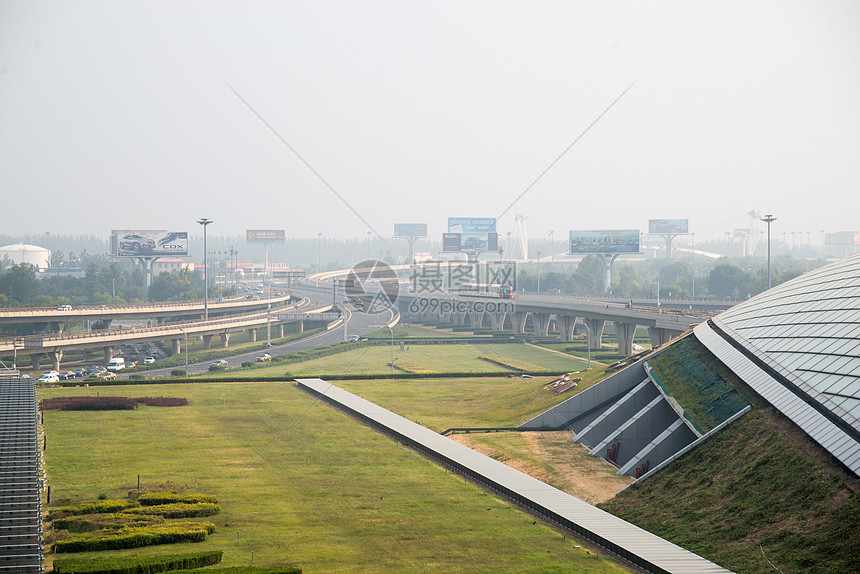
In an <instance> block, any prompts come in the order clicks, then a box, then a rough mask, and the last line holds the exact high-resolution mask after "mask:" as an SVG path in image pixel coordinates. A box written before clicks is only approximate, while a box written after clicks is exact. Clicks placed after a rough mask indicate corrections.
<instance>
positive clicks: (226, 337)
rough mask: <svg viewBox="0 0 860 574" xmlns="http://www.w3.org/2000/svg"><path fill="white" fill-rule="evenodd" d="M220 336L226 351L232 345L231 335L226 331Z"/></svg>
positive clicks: (222, 346)
mask: <svg viewBox="0 0 860 574" xmlns="http://www.w3.org/2000/svg"><path fill="white" fill-rule="evenodd" d="M219 336H220V337H221V348H222V349H226V348H227V347H228V346H229V345H230V333H229V332H228V331H224V332H223V333H221V334H220V335H219Z"/></svg>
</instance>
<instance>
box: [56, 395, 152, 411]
mask: <svg viewBox="0 0 860 574" xmlns="http://www.w3.org/2000/svg"><path fill="white" fill-rule="evenodd" d="M136 408H137V401H135V400H134V399H130V398H128V397H57V398H53V399H43V400H42V410H43V411H48V410H54V409H59V410H61V411H121V410H134V409H136Z"/></svg>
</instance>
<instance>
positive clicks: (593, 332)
mask: <svg viewBox="0 0 860 574" xmlns="http://www.w3.org/2000/svg"><path fill="white" fill-rule="evenodd" d="M585 325H586V327H587V328H588V331H589V334H590V336H589V339H590V341H589V345H588V348H589V349H592V350H594V349H599V348H600V346H601V344H602V341H603V327H604V326H605V325H606V321H604V320H603V319H585Z"/></svg>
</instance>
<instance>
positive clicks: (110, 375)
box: [97, 371, 116, 381]
mask: <svg viewBox="0 0 860 574" xmlns="http://www.w3.org/2000/svg"><path fill="white" fill-rule="evenodd" d="M97 378H99V379H101V380H103V381H112V380H114V379H116V373H111V372H109V371H105V372H104V373H102V374H100V375H98V377H97Z"/></svg>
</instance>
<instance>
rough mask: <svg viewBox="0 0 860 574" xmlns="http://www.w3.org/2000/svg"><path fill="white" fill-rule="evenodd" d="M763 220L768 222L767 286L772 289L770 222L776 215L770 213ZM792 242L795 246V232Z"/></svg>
mask: <svg viewBox="0 0 860 574" xmlns="http://www.w3.org/2000/svg"><path fill="white" fill-rule="evenodd" d="M762 221H764V222H765V223H767V288H768V289H770V224H771V223H773V222H774V221H776V217H774V216H773V215H771V214H769V213H768V214H766V215H765V216H764V217H763V218H762ZM791 243H792V247H794V234H792V238H791Z"/></svg>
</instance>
